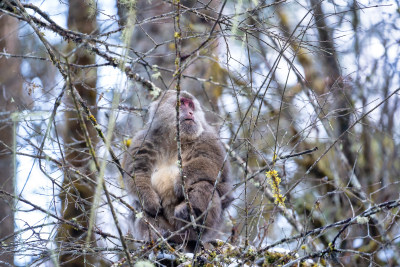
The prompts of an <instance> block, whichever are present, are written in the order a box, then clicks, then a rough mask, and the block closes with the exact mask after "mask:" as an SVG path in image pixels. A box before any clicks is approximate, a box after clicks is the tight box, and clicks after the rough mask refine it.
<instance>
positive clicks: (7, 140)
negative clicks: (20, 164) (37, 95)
mask: <svg viewBox="0 0 400 267" xmlns="http://www.w3.org/2000/svg"><path fill="white" fill-rule="evenodd" d="M18 46H19V42H18V21H17V20H16V19H14V18H12V17H10V16H7V15H4V14H3V15H1V16H0V51H5V52H7V53H11V54H17V50H18ZM19 67H20V60H19V59H16V58H9V59H7V58H6V57H0V70H1V71H0V170H1V174H0V190H4V191H6V192H8V193H10V194H14V164H15V162H14V159H13V153H12V149H13V143H14V138H15V133H14V128H13V122H12V121H11V113H12V112H14V111H16V110H17V106H18V105H19V104H22V103H21V102H18V101H21V100H22V97H21V95H22V79H21V78H20V75H19ZM13 209H14V200H13V199H11V198H7V197H5V196H0V240H2V242H1V243H2V244H1V247H2V248H1V249H0V265H1V266H3V262H4V263H8V264H10V265H13V263H14V255H13V253H12V252H11V251H12V250H13V249H12V243H13V241H14V236H13V235H12V234H13V232H14V210H13ZM7 236H9V238H7V239H3V238H5V237H7ZM9 245H10V247H9V248H10V249H7V247H8V246H9Z"/></svg>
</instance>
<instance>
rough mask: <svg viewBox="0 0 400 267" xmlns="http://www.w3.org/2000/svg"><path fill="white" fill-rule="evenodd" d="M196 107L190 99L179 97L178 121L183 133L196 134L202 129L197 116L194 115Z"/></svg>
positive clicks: (189, 135)
mask: <svg viewBox="0 0 400 267" xmlns="http://www.w3.org/2000/svg"><path fill="white" fill-rule="evenodd" d="M196 114H197V113H196V107H195V103H194V102H193V100H192V99H190V98H186V97H181V105H180V122H181V126H182V127H181V130H182V132H183V133H184V134H186V135H188V137H191V136H193V137H194V136H196V137H197V136H198V135H200V134H201V132H202V131H203V127H202V126H201V122H200V120H199V118H197V117H196Z"/></svg>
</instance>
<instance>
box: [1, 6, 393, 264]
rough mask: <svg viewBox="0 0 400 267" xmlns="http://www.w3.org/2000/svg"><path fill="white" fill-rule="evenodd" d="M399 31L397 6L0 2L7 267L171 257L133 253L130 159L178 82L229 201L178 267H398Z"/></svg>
mask: <svg viewBox="0 0 400 267" xmlns="http://www.w3.org/2000/svg"><path fill="white" fill-rule="evenodd" d="M399 27H400V2H399V1H398V0H392V1H379V0H372V1H367V0H363V1H355V0H354V1H353V0H347V1H343V0H322V1H319V0H276V1H272V0H271V1H262V0H251V1H243V0H239V1H234V0H204V1H202V0H197V1H196V0H180V1H179V0H137V1H134V0H108V1H95V0H85V1H82V0H62V1H61V0H60V1H49V0H47V1H46V0H40V1H39V0H35V1H19V0H2V1H0V170H1V171H0V265H1V266H14V265H15V266H110V265H112V264H115V266H116V265H117V264H120V265H126V266H129V265H130V266H133V263H129V260H128V259H129V258H130V259H131V260H132V261H133V262H137V261H139V260H143V259H146V260H149V261H150V262H152V263H155V262H156V261H157V260H158V259H160V258H162V256H160V255H161V254H160V253H161V252H160V251H162V249H163V248H165V247H166V245H165V244H163V242H162V240H161V241H160V242H159V243H157V244H150V245H143V246H142V247H140V248H133V247H132V242H133V241H134V240H132V238H131V237H130V234H129V232H130V230H129V222H130V220H131V219H130V216H131V213H132V212H134V211H132V207H131V206H130V202H129V198H127V196H126V191H125V190H124V186H123V182H122V180H121V167H120V166H119V161H120V160H121V155H122V153H123V151H124V150H125V148H126V146H127V145H129V141H130V138H132V136H133V135H134V133H135V131H137V130H138V129H140V128H141V127H142V126H143V124H144V122H145V116H146V111H147V108H148V104H149V103H150V102H151V101H152V99H154V98H156V97H157V96H158V95H159V93H160V90H169V89H174V88H175V87H176V85H177V83H179V84H180V86H181V88H182V89H184V90H188V91H189V92H191V93H193V94H194V95H195V96H196V97H198V98H199V99H200V101H201V102H202V103H203V105H204V109H205V110H206V113H207V114H206V116H207V119H208V121H209V122H210V123H212V125H214V126H215V127H216V128H217V129H218V130H219V133H220V136H221V140H222V141H223V142H224V144H225V146H226V150H227V151H228V152H229V155H230V157H229V161H230V162H231V165H232V174H233V177H234V183H235V190H234V194H235V198H236V200H235V202H234V204H233V205H232V206H231V207H230V209H229V210H228V212H227V214H226V220H225V223H224V226H223V227H222V229H221V235H220V236H219V237H218V238H219V240H221V241H223V242H222V243H221V242H216V243H215V244H213V246H214V248H213V249H211V250H204V251H203V252H202V255H201V256H199V257H197V258H194V259H190V257H189V256H188V255H185V254H183V253H182V251H180V250H179V249H177V250H176V251H172V252H171V251H170V252H169V253H170V256H172V257H173V259H175V262H180V263H182V264H185V262H186V263H187V262H189V263H195V264H197V265H204V264H211V265H209V266H212V265H220V266H227V265H229V264H234V265H233V266H235V264H236V265H238V266H240V265H241V264H244V262H246V263H247V264H248V265H249V266H250V265H263V264H264V266H276V265H285V264H286V265H285V266H298V265H297V264H300V263H303V264H306V263H309V262H307V260H309V259H312V260H313V261H314V263H316V264H319V265H320V266H328V265H333V266H334V265H342V266H399V265H400V227H399V223H400V216H399V212H400V208H399V206H400V196H399V191H400V190H399V189H400V120H399V117H400V93H399V90H400V89H399V85H400V79H399V78H400V62H399V59H400V56H399V55H400V49H399V48H400V28H399ZM225 242H227V243H225ZM195 261H196V262H195Z"/></svg>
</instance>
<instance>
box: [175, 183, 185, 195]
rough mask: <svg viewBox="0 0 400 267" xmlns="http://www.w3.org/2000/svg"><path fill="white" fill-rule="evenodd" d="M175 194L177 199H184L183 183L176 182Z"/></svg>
mask: <svg viewBox="0 0 400 267" xmlns="http://www.w3.org/2000/svg"><path fill="white" fill-rule="evenodd" d="M174 193H175V197H176V198H182V197H183V188H182V183H181V182H180V181H176V182H175V184H174Z"/></svg>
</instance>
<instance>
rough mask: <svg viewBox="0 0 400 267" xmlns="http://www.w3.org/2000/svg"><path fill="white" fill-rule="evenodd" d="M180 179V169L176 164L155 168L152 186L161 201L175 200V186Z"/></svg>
mask: <svg viewBox="0 0 400 267" xmlns="http://www.w3.org/2000/svg"><path fill="white" fill-rule="evenodd" d="M177 179H179V168H178V166H177V165H176V163H172V164H163V165H160V166H157V168H155V170H154V172H153V174H152V175H151V185H152V186H153V188H154V190H155V191H156V192H157V193H158V195H159V196H160V197H161V199H165V198H168V199H170V198H174V196H175V193H174V185H175V182H176V181H177Z"/></svg>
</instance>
